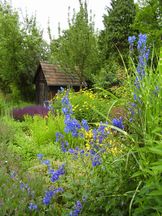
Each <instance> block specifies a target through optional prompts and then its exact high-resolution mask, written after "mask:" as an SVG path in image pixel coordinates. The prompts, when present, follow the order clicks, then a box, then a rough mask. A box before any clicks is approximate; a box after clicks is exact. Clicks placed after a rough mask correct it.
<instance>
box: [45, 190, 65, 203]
mask: <svg viewBox="0 0 162 216" xmlns="http://www.w3.org/2000/svg"><path fill="white" fill-rule="evenodd" d="M63 191H64V190H63V188H61V187H59V188H56V189H54V190H48V191H46V193H45V196H44V197H43V204H45V205H49V204H50V202H51V199H52V197H53V196H54V195H55V194H57V193H59V192H63Z"/></svg>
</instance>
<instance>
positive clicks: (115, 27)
mask: <svg viewBox="0 0 162 216" xmlns="http://www.w3.org/2000/svg"><path fill="white" fill-rule="evenodd" d="M134 18H135V5H134V1H133V0H129V1H125V0H112V1H111V8H107V14H105V15H104V21H103V23H104V27H105V29H104V30H103V31H102V32H101V35H100V47H101V51H102V57H103V60H104V61H105V60H108V61H109V59H111V58H112V56H113V57H114V59H115V60H116V59H118V62H120V64H121V59H120V57H119V52H118V50H119V51H120V53H121V54H122V55H123V57H127V56H128V47H129V46H128V41H127V39H128V36H130V35H132V34H133V31H132V26H131V25H132V24H133V22H134ZM125 60H126V59H125Z"/></svg>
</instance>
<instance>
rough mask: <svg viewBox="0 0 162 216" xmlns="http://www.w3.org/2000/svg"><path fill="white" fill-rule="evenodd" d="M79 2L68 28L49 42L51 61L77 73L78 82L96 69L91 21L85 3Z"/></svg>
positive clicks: (96, 58) (95, 44)
mask: <svg viewBox="0 0 162 216" xmlns="http://www.w3.org/2000/svg"><path fill="white" fill-rule="evenodd" d="M79 2H80V10H79V12H78V13H77V14H74V16H73V18H72V20H71V21H70V20H69V29H68V30H66V31H64V32H63V35H62V36H60V38H59V39H58V40H53V41H52V43H51V47H52V49H51V51H52V61H53V62H54V63H57V64H59V65H61V67H62V69H63V70H64V71H65V72H66V73H73V74H77V75H78V77H79V79H80V84H82V82H83V81H84V79H86V80H90V79H91V75H92V74H93V73H95V72H96V71H97V69H98V62H99V58H98V55H99V53H98V47H97V37H96V35H95V33H94V28H93V27H94V26H93V22H90V21H89V18H88V11H87V4H86V2H85V3H82V2H81V1H79Z"/></svg>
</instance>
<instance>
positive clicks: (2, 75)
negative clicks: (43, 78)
mask: <svg viewBox="0 0 162 216" xmlns="http://www.w3.org/2000/svg"><path fill="white" fill-rule="evenodd" d="M0 27H1V32H0V55H1V59H0V85H1V90H3V91H4V92H5V93H13V96H14V97H15V96H16V97H19V98H20V97H22V98H25V99H27V98H30V99H32V94H33V93H32V92H33V78H34V74H35V71H36V67H37V64H38V62H39V61H40V60H43V59H47V56H46V53H47V44H46V43H45V42H44V40H43V39H42V31H41V30H39V28H38V27H37V23H36V18H35V17H31V18H29V17H28V16H26V18H25V20H24V22H23V23H21V24H20V21H19V15H18V13H17V11H16V10H14V9H13V8H12V7H11V6H10V4H9V2H7V1H4V3H2V2H0ZM13 35H14V37H13Z"/></svg>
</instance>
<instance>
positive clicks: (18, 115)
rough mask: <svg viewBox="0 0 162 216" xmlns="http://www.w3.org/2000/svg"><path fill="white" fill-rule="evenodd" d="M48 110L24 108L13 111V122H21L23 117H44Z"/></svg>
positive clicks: (39, 107)
mask: <svg viewBox="0 0 162 216" xmlns="http://www.w3.org/2000/svg"><path fill="white" fill-rule="evenodd" d="M48 112H49V109H48V108H47V107H44V106H40V105H37V106H27V107H24V108H18V109H16V108H15V109H13V111H12V116H13V118H14V119H15V120H19V121H23V120H24V117H25V116H27V115H28V116H32V117H33V116H34V115H39V116H42V117H45V116H47V115H48Z"/></svg>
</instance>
